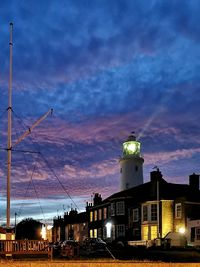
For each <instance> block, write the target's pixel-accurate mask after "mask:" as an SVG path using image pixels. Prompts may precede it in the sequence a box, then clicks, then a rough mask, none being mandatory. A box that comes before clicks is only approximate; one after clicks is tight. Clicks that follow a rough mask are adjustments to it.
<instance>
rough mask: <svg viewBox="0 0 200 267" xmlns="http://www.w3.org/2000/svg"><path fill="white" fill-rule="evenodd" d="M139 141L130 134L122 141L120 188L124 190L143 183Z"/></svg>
mask: <svg viewBox="0 0 200 267" xmlns="http://www.w3.org/2000/svg"><path fill="white" fill-rule="evenodd" d="M140 146H141V145H140V142H139V141H137V140H136V137H135V136H134V135H130V136H129V137H128V139H127V140H126V141H125V142H124V143H123V153H122V157H121V158H120V172H121V181H120V189H121V190H126V189H129V188H132V187H134V186H137V185H140V184H142V183H143V162H144V159H143V158H142V157H141V154H140Z"/></svg>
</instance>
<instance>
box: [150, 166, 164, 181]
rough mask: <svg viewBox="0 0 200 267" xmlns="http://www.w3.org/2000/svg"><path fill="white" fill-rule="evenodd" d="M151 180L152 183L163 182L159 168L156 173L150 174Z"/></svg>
mask: <svg viewBox="0 0 200 267" xmlns="http://www.w3.org/2000/svg"><path fill="white" fill-rule="evenodd" d="M150 178H151V183H153V182H157V181H161V180H162V173H161V171H160V170H159V169H158V168H157V170H156V171H152V172H151V173H150Z"/></svg>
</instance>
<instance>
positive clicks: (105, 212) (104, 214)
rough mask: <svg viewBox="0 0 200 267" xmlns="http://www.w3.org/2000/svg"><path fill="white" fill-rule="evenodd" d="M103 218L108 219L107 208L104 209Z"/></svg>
mask: <svg viewBox="0 0 200 267" xmlns="http://www.w3.org/2000/svg"><path fill="white" fill-rule="evenodd" d="M103 218H104V219H107V208H103Z"/></svg>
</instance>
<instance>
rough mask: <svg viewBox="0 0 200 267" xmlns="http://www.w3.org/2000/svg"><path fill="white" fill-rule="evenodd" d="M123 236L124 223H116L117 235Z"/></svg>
mask: <svg viewBox="0 0 200 267" xmlns="http://www.w3.org/2000/svg"><path fill="white" fill-rule="evenodd" d="M120 236H125V225H124V224H118V225H117V237H120Z"/></svg>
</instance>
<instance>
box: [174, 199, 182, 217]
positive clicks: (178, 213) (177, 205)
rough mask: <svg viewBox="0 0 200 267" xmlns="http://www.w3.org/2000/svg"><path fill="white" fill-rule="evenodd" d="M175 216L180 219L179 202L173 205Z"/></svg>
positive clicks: (180, 209)
mask: <svg viewBox="0 0 200 267" xmlns="http://www.w3.org/2000/svg"><path fill="white" fill-rule="evenodd" d="M175 217H176V219H180V218H181V217H182V208H181V203H177V204H176V205H175Z"/></svg>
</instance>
